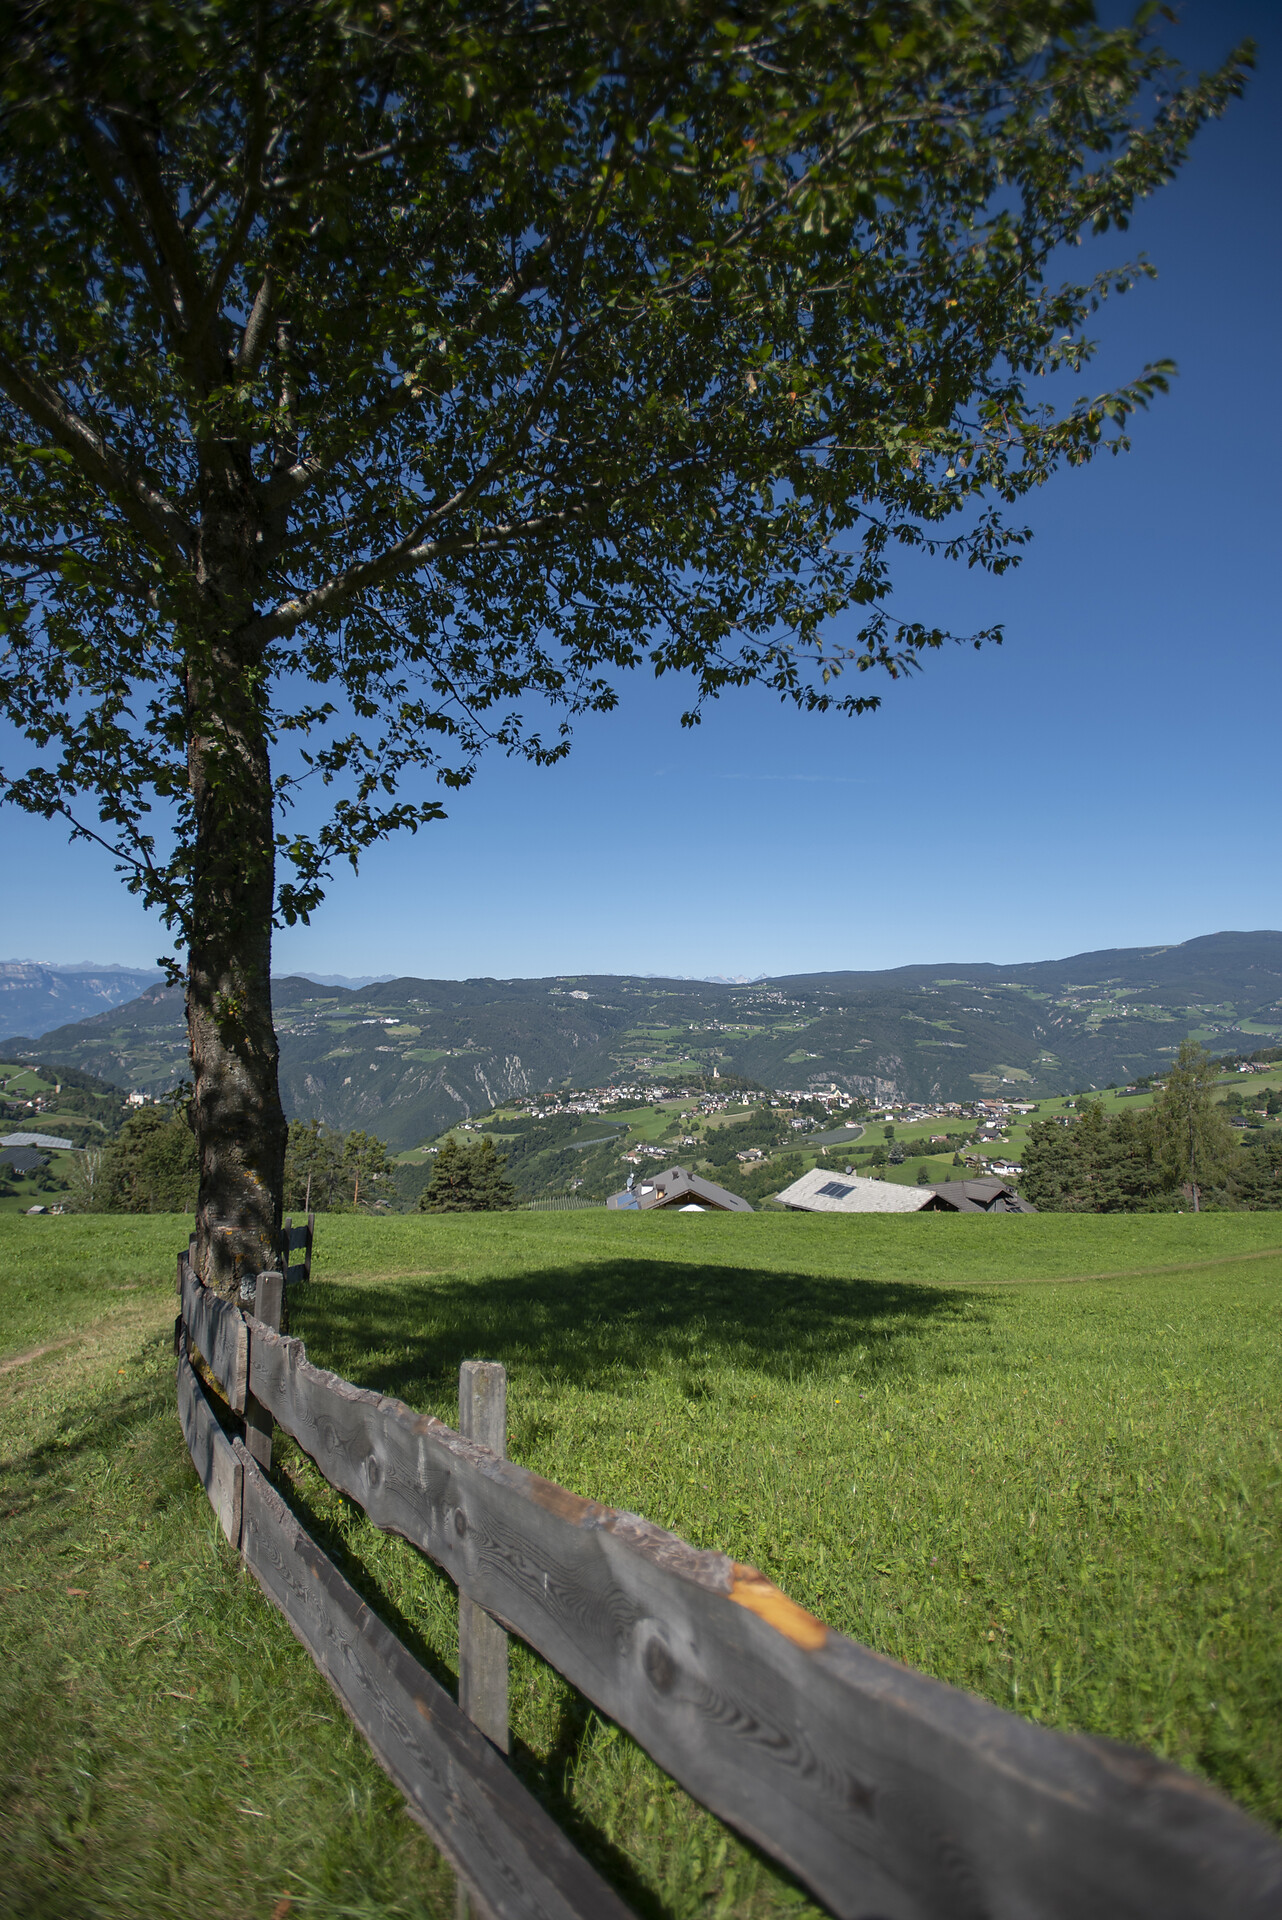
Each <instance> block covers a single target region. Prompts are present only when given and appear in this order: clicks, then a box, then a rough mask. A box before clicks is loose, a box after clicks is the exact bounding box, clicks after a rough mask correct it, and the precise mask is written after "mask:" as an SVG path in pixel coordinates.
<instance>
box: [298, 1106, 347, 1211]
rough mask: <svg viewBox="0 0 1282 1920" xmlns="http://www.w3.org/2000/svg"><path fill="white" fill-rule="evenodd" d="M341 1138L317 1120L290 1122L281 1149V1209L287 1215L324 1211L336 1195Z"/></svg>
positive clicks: (341, 1170) (339, 1181)
mask: <svg viewBox="0 0 1282 1920" xmlns="http://www.w3.org/2000/svg"><path fill="white" fill-rule="evenodd" d="M342 1172H343V1136H342V1134H341V1133H336V1132H334V1131H333V1130H332V1129H331V1128H329V1127H325V1126H322V1124H321V1122H320V1121H319V1120H307V1121H302V1120H291V1122H290V1125H289V1139H288V1143H287V1145H286V1149H285V1176H284V1181H285V1186H284V1206H285V1208H287V1209H288V1210H289V1211H290V1212H291V1213H310V1212H313V1211H316V1212H321V1211H328V1209H329V1208H331V1207H332V1206H333V1205H334V1201H335V1198H336V1196H337V1194H338V1192H339V1189H340V1186H341V1182H342Z"/></svg>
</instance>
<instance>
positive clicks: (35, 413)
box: [0, 352, 195, 562]
mask: <svg viewBox="0 0 1282 1920" xmlns="http://www.w3.org/2000/svg"><path fill="white" fill-rule="evenodd" d="M0 389H3V391H4V392H5V393H6V394H7V395H8V396H9V398H10V400H12V402H13V404H14V405H15V406H16V407H19V408H20V409H21V410H22V412H23V413H25V414H26V416H27V418H28V419H29V420H32V421H34V422H35V424H36V425H37V426H38V427H42V428H43V429H44V431H45V432H46V433H47V434H48V435H49V436H50V438H51V439H52V440H53V441H54V442H55V443H56V444H57V445H58V446H60V447H62V448H64V449H65V450H66V451H67V452H68V453H69V454H70V455H71V457H72V459H73V460H74V461H75V463H76V465H77V466H78V467H79V469H80V471H81V472H82V473H83V474H84V475H85V477H86V479H88V480H91V481H92V482H93V484H94V485H95V486H97V487H100V488H101V489H102V491H103V492H104V493H106V494H108V495H110V497H111V498H112V499H113V500H115V501H116V503H117V504H118V505H119V506H120V507H121V509H122V510H123V512H124V514H125V517H126V519H127V520H128V521H129V524H130V526H131V527H133V529H134V531H135V532H136V533H139V534H141V535H142V537H143V538H144V539H145V540H146V542H147V544H148V545H149V546H150V547H152V548H153V549H155V550H158V551H159V552H161V553H163V554H164V556H165V558H166V559H167V560H173V561H179V562H182V561H184V560H185V558H186V554H187V552H188V551H189V550H190V548H191V547H192V545H193V544H194V541H195V534H194V531H193V529H192V527H191V526H190V525H189V523H188V522H187V521H186V520H185V519H184V518H183V516H182V514H180V513H179V511H178V509H177V508H176V507H175V506H174V505H173V504H172V502H171V501H169V500H167V499H166V498H165V496H164V494H163V493H161V492H160V491H159V490H158V489H157V488H155V487H152V486H149V485H148V484H147V483H146V482H145V481H144V480H141V479H139V478H138V477H137V476H136V475H134V474H131V473H130V472H129V470H128V468H127V467H126V466H124V465H123V464H122V462H121V461H120V460H119V459H118V458H117V457H116V455H115V454H114V453H113V452H112V451H111V449H110V448H109V447H108V446H107V443H106V442H105V440H104V439H103V437H102V435H101V434H100V433H97V432H96V431H95V430H94V428H93V427H91V426H90V425H89V424H88V422H87V421H85V420H83V419H82V418H81V416H80V415H79V414H78V413H77V412H76V410H75V408H74V407H71V406H69V405H68V403H67V401H66V400H64V398H63V396H62V395H61V394H60V393H59V391H58V389H57V388H56V387H54V386H51V385H50V384H49V383H48V381H45V380H42V379H41V378H40V376H39V375H38V374H35V373H30V372H28V371H27V370H26V369H24V368H22V367H19V366H16V365H15V364H14V363H13V362H12V361H11V360H10V359H9V358H8V356H7V354H5V353H3V352H0Z"/></svg>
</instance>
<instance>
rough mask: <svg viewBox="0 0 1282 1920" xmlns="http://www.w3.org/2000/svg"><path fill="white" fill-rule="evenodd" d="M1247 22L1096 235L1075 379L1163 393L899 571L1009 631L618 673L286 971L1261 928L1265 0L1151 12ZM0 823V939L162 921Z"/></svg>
mask: <svg viewBox="0 0 1282 1920" xmlns="http://www.w3.org/2000/svg"><path fill="white" fill-rule="evenodd" d="M1246 34H1251V35H1253V36H1255V38H1256V39H1257V40H1258V42H1259V61H1258V66H1257V70H1256V74H1255V77H1254V79H1253V81H1252V83H1251V86H1250V89H1249V91H1248V94H1247V97H1246V99H1245V100H1244V101H1242V102H1239V103H1238V104H1237V105H1236V106H1235V107H1234V108H1233V109H1232V110H1231V111H1230V112H1229V114H1228V115H1227V116H1226V118H1225V119H1224V120H1223V121H1221V122H1219V123H1218V124H1216V125H1213V126H1211V127H1210V128H1208V129H1207V130H1206V131H1205V132H1204V133H1203V134H1202V135H1201V136H1200V138H1199V140H1198V142H1197V143H1196V145H1195V148H1194V153H1193V157H1192V159H1191V160H1190V162H1189V164H1188V166H1187V168H1186V169H1185V171H1184V173H1183V174H1182V175H1181V177H1180V179H1179V180H1178V181H1177V183H1176V184H1175V185H1174V186H1172V187H1169V188H1167V189H1165V190H1164V191H1163V193H1161V194H1160V195H1159V196H1157V197H1156V198H1155V199H1154V200H1152V201H1151V202H1149V203H1147V204H1146V205H1145V206H1144V207H1142V208H1141V210H1140V212H1139V214H1138V216H1137V218H1136V219H1135V221H1134V223H1133V225H1132V228H1131V230H1130V233H1129V234H1126V235H1120V236H1119V235H1109V236H1107V238H1106V239H1105V240H1104V241H1102V242H1097V243H1095V259H1096V262H1097V263H1098V265H1100V266H1102V265H1104V264H1106V263H1111V262H1113V261H1115V260H1120V259H1122V258H1125V257H1129V256H1130V255H1131V254H1133V253H1135V252H1138V251H1140V250H1143V251H1144V252H1146V253H1147V254H1148V255H1149V256H1150V257H1151V258H1152V259H1153V261H1154V262H1155V264H1156V265H1157V267H1158V269H1159V275H1160V277H1159V278H1158V280H1157V281H1156V282H1153V283H1141V284H1140V285H1139V286H1138V287H1137V288H1136V290H1135V291H1134V292H1133V293H1131V294H1129V295H1127V296H1126V298H1125V299H1124V300H1121V301H1117V302H1110V303H1109V304H1108V306H1107V307H1106V308H1105V309H1104V311H1103V313H1102V314H1101V315H1100V316H1099V321H1098V326H1097V329H1096V331H1097V333H1098V336H1099V338H1100V340H1101V342H1102V343H1103V351H1102V352H1101V354H1100V356H1099V358H1098V359H1097V360H1096V362H1095V363H1094V369H1093V371H1092V373H1091V374H1090V376H1089V377H1088V379H1087V380H1085V381H1082V382H1080V383H1074V390H1075V391H1076V390H1077V389H1078V386H1079V385H1080V387H1081V388H1082V389H1085V388H1086V387H1087V386H1089V387H1090V388H1091V389H1092V390H1098V389H1100V388H1103V387H1104V386H1106V385H1108V384H1111V383H1112V382H1114V381H1117V380H1121V379H1123V378H1125V377H1127V376H1128V375H1129V374H1131V373H1132V372H1135V371H1137V370H1138V369H1139V367H1140V366H1141V365H1142V364H1143V363H1144V362H1145V361H1146V360H1150V359H1157V358H1159V357H1164V356H1167V355H1169V356H1171V357H1172V358H1174V359H1175V360H1177V361H1178V363H1179V367H1180V374H1179V378H1178V379H1177V381H1176V382H1175V385H1174V388H1173V391H1172V393H1171V395H1170V396H1169V397H1167V398H1166V399H1164V400H1159V401H1158V403H1157V404H1156V406H1155V408H1154V410H1153V412H1152V413H1150V414H1149V415H1147V416H1141V418H1140V420H1139V421H1138V423H1137V425H1136V428H1135V435H1134V439H1135V444H1134V448H1133V450H1132V452H1131V453H1130V454H1128V455H1125V456H1123V457H1121V458H1119V459H1116V460H1111V459H1106V460H1103V461H1100V462H1097V463H1096V464H1095V465H1093V466H1092V467H1089V468H1087V469H1086V470H1085V471H1079V472H1073V473H1068V474H1065V475H1063V476H1061V477H1060V478H1059V479H1057V480H1056V481H1055V482H1053V483H1052V484H1051V485H1050V486H1048V487H1046V488H1045V489H1043V491H1042V492H1041V493H1040V494H1039V495H1038V496H1036V497H1035V498H1034V499H1033V500H1032V501H1031V503H1029V505H1028V509H1027V514H1026V517H1027V519H1028V521H1029V522H1030V523H1031V525H1032V526H1033V528H1034V529H1035V535H1036V537H1035V539H1034V542H1033V544H1032V546H1031V548H1030V549H1029V550H1028V554H1027V557H1026V559H1025V560H1024V563H1023V565H1022V566H1021V567H1020V568H1019V569H1018V570H1017V571H1016V572H1015V573H1013V574H1008V575H1007V576H1006V577H1005V579H1003V580H1000V581H990V580H986V579H981V578H978V577H977V576H976V575H974V574H967V573H965V572H964V571H961V570H958V569H956V568H953V567H949V566H948V565H947V564H946V563H944V562H940V563H937V564H934V565H932V566H930V567H929V568H920V567H919V568H916V569H915V570H914V571H913V572H912V574H911V576H908V575H905V576H904V584H903V587H902V590H901V592H900V593H899V595H898V596H897V603H898V606H899V608H900V609H901V610H902V611H904V612H908V613H911V614H913V615H916V616H919V617H921V618H923V619H926V620H929V621H936V620H938V621H940V622H942V623H947V624H948V625H950V626H952V627H953V628H954V629H962V628H965V627H968V626H971V627H978V626H980V625H985V624H987V623H988V622H990V621H992V620H1000V621H1002V622H1003V623H1004V624H1005V627H1006V635H1007V638H1006V644H1005V645H1004V646H1003V647H1001V648H1000V649H997V650H992V649H990V650H987V651H986V652H984V653H983V654H979V655H977V654H975V653H973V652H971V651H969V650H967V651H960V650H958V651H956V652H953V653H950V654H949V655H947V656H944V657H942V658H940V657H936V658H935V659H933V660H932V661H931V663H930V665H929V666H928V667H927V669H926V671H925V672H924V673H923V674H922V675H920V676H919V677H917V678H916V679H915V680H913V681H912V682H910V683H906V684H905V683H901V684H899V685H892V684H890V683H889V682H887V683H886V686H885V689H884V692H885V700H884V705H883V707H882V709H881V711H880V712H879V713H876V714H873V715H870V716H866V717H864V718H863V719H859V720H834V719H830V718H818V717H813V716H812V717H810V718H803V717H800V716H797V715H794V714H792V713H790V712H788V711H786V710H784V709H782V708H780V707H779V706H778V705H777V704H775V703H773V702H771V701H769V700H767V699H765V698H763V697H760V696H751V695H749V696H745V695H736V696H733V697H731V698H728V699H726V700H724V701H722V703H721V704H720V706H719V707H714V708H713V709H712V711H711V712H710V713H709V715H708V718H707V720H706V721H705V723H704V725H703V727H702V728H701V729H699V730H698V731H696V732H694V733H687V732H683V731H682V730H681V729H680V727H679V726H678V724H677V716H678V714H679V713H680V710H681V705H682V700H681V696H680V693H679V690H678V689H677V688H675V687H672V686H668V685H666V684H660V685H658V686H656V685H654V684H653V683H650V684H647V683H645V682H643V681H641V680H640V679H636V680H635V681H634V682H633V683H632V684H631V685H630V686H628V687H627V688H626V689H625V699H624V703H623V705H622V706H621V708H620V710H619V711H618V712H617V713H615V714H614V715H612V716H609V717H607V718H603V719H600V720H598V721H595V722H593V723H591V724H589V725H585V726H584V727H582V728H581V729H580V732H579V735H578V739H577V744H576V747H575V751H574V753H573V754H572V755H571V757H570V759H569V760H568V761H567V762H566V763H564V764H563V765H562V766H560V767H558V768H555V769H552V770H550V771H539V770H535V769H529V768H525V767H518V766H514V765H512V764H510V763H507V762H504V761H501V760H495V761H493V762H491V763H489V764H488V765H486V766H484V767H483V768H482V771H481V773H480V775H479V777H478V779H477V781H476V783H475V785H474V786H473V787H472V789H471V790H470V791H468V792H466V793H463V794H460V795H457V796H450V798H449V800H448V805H449V807H450V818H449V819H448V820H447V821H445V822H443V823H440V824H438V825H435V826H433V827H430V828H428V829H426V830H425V831H423V832H422V833H420V834H419V836H418V837H417V839H403V840H400V841H396V842H393V843H390V844H389V845H388V846H386V847H384V848H381V849H377V850H376V851H375V852H374V853H373V854H372V855H370V856H369V857H368V858H367V860H366V862H365V865H364V867H363V869H362V873H361V875H360V877H359V878H353V877H351V876H350V874H344V875H343V876H342V877H340V878H339V879H338V880H337V881H336V883H335V885H334V887H333V889H332V891H331V894H330V897H329V900H328V901H327V903H326V904H325V905H324V906H323V907H322V908H321V909H320V911H319V912H318V913H317V915H316V916H315V918H314V920H313V924H312V926H311V927H310V928H296V929H293V930H289V931H286V932H284V933H282V934H280V935H279V936H278V938H277V945H276V971H277V972H278V973H284V972H288V971H290V970H292V969H295V968H299V969H301V968H306V969H308V970H310V971H317V972H337V973H348V974H357V973H394V974H402V973H407V974H419V975H426V976H436V977H461V976H467V975H494V976H498V977H500V978H504V977H509V976H514V975H537V974H547V973H563V972H625V971H629V972H630V971H641V972H650V973H678V974H709V973H712V974H732V975H734V974H748V975H752V974H757V973H780V972H793V971H810V970H815V969H821V968H838V967H856V968H862V967H880V966H893V965H898V964H900V963H905V962H909V961H915V960H916V961H930V960H993V961H1007V960H1011V961H1013V960H1026V959H1038V958H1045V957H1050V956H1056V955H1062V954H1068V953H1075V952H1080V951H1083V950H1086V949H1090V948H1097V947H1110V946H1131V945H1140V944H1147V943H1149V942H1157V941H1177V940H1183V939H1188V938H1190V937H1191V936H1193V935H1195V934H1200V933H1210V932H1215V931H1218V930H1220V929H1222V928H1254V927H1277V926H1279V925H1282V901H1279V898H1278V882H1279V869H1280V866H1282V854H1280V851H1279V848H1280V837H1279V831H1278V819H1279V801H1278V793H1279V790H1280V788H1282V779H1280V776H1279V772H1278V749H1279V735H1280V733H1282V648H1280V647H1279V625H1280V621H1279V583H1278V557H1279V533H1278V482H1277V480H1276V477H1275V471H1274V469H1275V466H1276V461H1277V447H1278V427H1279V419H1278V414H1279V406H1278V401H1279V386H1280V384H1282V381H1280V375H1279V361H1280V356H1279V347H1280V346H1282V329H1280V326H1279V315H1280V313H1282V300H1280V299H1279V293H1280V291H1282V290H1280V288H1279V262H1280V261H1282V244H1280V243H1282V232H1280V231H1279V228H1280V227H1282V178H1280V177H1279V176H1280V169H1279V158H1280V152H1282V6H1279V4H1278V0H1189V4H1188V5H1187V6H1186V7H1185V8H1184V9H1182V20H1181V24H1180V25H1178V26H1177V27H1174V28H1169V29H1167V30H1166V32H1165V33H1164V36H1163V37H1164V39H1165V40H1166V42H1167V44H1168V45H1170V46H1172V47H1173V48H1175V50H1176V51H1177V52H1178V53H1179V54H1180V55H1181V57H1182V58H1183V59H1184V60H1185V62H1186V63H1187V64H1188V65H1190V66H1207V65H1210V64H1212V63H1214V62H1215V61H1217V60H1218V59H1219V58H1221V57H1222V56H1223V54H1224V53H1226V52H1227V51H1228V50H1229V48H1230V47H1231V46H1232V45H1233V44H1234V42H1235V41H1236V40H1238V39H1239V38H1241V37H1242V36H1244V35H1246ZM1078 262H1081V263H1082V265H1083V266H1085V265H1086V264H1087V257H1086V254H1085V252H1084V253H1083V254H1082V255H1078V256H1076V258H1075V260H1074V263H1073V264H1074V266H1075V267H1076V266H1077V264H1078ZM2 744H3V745H4V747H5V749H6V751H5V753H4V756H3V757H4V759H5V760H6V762H11V763H16V761H17V759H18V755H16V754H14V755H12V756H11V754H10V752H9V751H8V748H9V745H10V743H9V742H8V741H4V742H3V743H2ZM0 847H3V849H4V868H5V885H4V888H3V892H2V893H0V899H2V900H3V922H2V923H0V925H2V929H3V930H0V958H9V957H21V958H33V959H44V960H54V961H63V962H71V961H76V960H83V959H93V960H97V961H100V962H109V961H116V962H120V963H123V964H129V965H145V964H148V963H150V962H151V961H152V960H154V958H155V957H156V955H157V954H159V953H160V952H161V951H162V950H164V949H165V941H166V936H165V933H164V930H163V929H162V928H160V927H159V925H158V924H156V923H155V922H153V921H149V919H148V917H147V916H145V915H144V914H143V913H142V912H141V910H140V909H139V907H138V906H137V904H136V902H134V901H133V900H132V899H131V898H130V897H129V896H128V895H127V894H126V893H125V892H124V890H123V889H122V887H121V886H120V883H119V881H118V880H117V879H116V877H115V875H114V874H113V872H112V869H111V865H110V861H109V860H108V858H107V856H106V855H104V854H101V853H99V852H97V851H95V850H92V849H89V848H86V847H84V846H78V847H68V846H67V845H66V844H65V840H64V837H63V835H62V833H61V831H60V830H59V828H58V827H56V826H54V825H51V824H45V823H44V822H40V821H34V820H29V819H27V818H26V817H25V816H23V815H21V814H19V813H17V812H16V811H15V810H13V809H11V808H9V809H5V810H4V812H3V813H2V814H0Z"/></svg>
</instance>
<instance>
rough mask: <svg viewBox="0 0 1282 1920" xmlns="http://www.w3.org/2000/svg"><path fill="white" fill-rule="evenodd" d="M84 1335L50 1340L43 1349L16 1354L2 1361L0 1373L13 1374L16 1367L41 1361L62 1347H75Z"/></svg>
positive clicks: (0, 1362) (29, 1349)
mask: <svg viewBox="0 0 1282 1920" xmlns="http://www.w3.org/2000/svg"><path fill="white" fill-rule="evenodd" d="M85 1337H86V1336H85V1335H84V1334H83V1333H69V1334H68V1335H67V1337H66V1339H65V1340H49V1341H47V1342H46V1343H45V1345H44V1346H43V1347H28V1348H27V1351H26V1352H25V1353H15V1354H14V1356H13V1358H12V1359H11V1360H0V1373H12V1372H13V1370H14V1368H15V1367H25V1366H26V1364H27V1362H28V1361H29V1360H39V1359H41V1358H42V1357H43V1356H44V1355H45V1354H46V1353H57V1352H58V1351H59V1349H60V1348H62V1347H74V1346H75V1344H76V1342H77V1340H83V1339H84V1338H85Z"/></svg>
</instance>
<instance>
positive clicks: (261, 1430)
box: [245, 1273, 285, 1473]
mask: <svg viewBox="0 0 1282 1920" xmlns="http://www.w3.org/2000/svg"><path fill="white" fill-rule="evenodd" d="M284 1300H285V1277H284V1275H283V1274H280V1273H260V1274H259V1276H258V1282H257V1285H256V1286H255V1288H254V1318H255V1320H261V1321H262V1322H263V1324H264V1325H265V1326H268V1327H270V1328H271V1329H272V1331H273V1332H274V1333H279V1332H280V1316H281V1310H282V1308H283V1306H284ZM250 1338H251V1339H252V1338H253V1335H252V1334H251V1335H250ZM245 1445H246V1447H247V1448H248V1449H249V1452H250V1454H251V1455H252V1456H253V1458H254V1459H255V1460H256V1461H257V1462H258V1464H259V1466H260V1467H261V1468H262V1470H263V1472H264V1473H268V1472H270V1470H271V1464H272V1417H271V1415H270V1413H268V1411H267V1409H266V1407H264V1406H260V1405H259V1403H258V1401H257V1400H256V1399H255V1398H254V1396H253V1394H252V1393H249V1392H248V1391H247V1392H246V1394H245Z"/></svg>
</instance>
